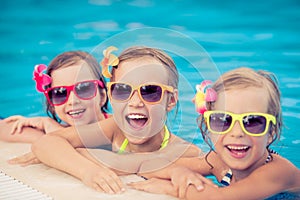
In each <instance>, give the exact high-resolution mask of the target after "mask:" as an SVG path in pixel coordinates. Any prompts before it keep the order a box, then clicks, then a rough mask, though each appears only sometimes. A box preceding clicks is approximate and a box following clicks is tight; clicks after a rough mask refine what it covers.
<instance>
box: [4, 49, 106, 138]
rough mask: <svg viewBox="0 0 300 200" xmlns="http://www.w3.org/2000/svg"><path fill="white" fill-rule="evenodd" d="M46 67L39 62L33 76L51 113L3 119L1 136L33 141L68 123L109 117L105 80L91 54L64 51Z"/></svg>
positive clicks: (87, 121)
mask: <svg viewBox="0 0 300 200" xmlns="http://www.w3.org/2000/svg"><path fill="white" fill-rule="evenodd" d="M45 69H46V66H45V65H38V66H36V68H35V71H34V79H35V81H36V84H37V89H38V90H39V92H43V93H44V94H45V96H46V98H47V101H46V105H47V114H48V116H49V117H34V118H25V117H22V116H11V117H8V118H6V119H4V120H3V121H1V122H0V123H1V132H0V139H1V140H4V141H8V142H29V143H31V142H33V141H34V140H36V139H38V138H39V137H40V136H42V135H44V134H45V133H49V132H52V131H55V130H58V129H60V128H63V127H66V126H73V125H75V124H89V123H94V122H97V121H99V120H102V119H105V118H107V116H108V115H107V99H108V98H107V94H106V90H107V89H106V85H105V80H104V78H103V76H102V74H101V72H100V66H99V64H98V62H97V61H96V59H95V58H94V57H93V56H92V55H90V54H88V53H86V52H82V51H69V52H65V53H62V54H60V55H58V56H56V57H55V58H54V59H53V60H52V61H51V63H50V65H49V67H48V68H47V70H46V74H43V71H44V70H45ZM61 122H62V123H61ZM17 133H20V134H17Z"/></svg>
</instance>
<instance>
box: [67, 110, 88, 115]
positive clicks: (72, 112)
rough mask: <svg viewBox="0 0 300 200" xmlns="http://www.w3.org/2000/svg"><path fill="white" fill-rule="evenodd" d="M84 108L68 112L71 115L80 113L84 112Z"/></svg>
mask: <svg viewBox="0 0 300 200" xmlns="http://www.w3.org/2000/svg"><path fill="white" fill-rule="evenodd" d="M83 111H84V110H76V111H70V112H68V114H69V115H78V114H80V113H82V112H83Z"/></svg>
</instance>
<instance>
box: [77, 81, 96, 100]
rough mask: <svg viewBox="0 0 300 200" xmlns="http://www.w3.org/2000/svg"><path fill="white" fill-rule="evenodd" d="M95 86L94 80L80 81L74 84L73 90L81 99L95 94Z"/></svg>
mask: <svg viewBox="0 0 300 200" xmlns="http://www.w3.org/2000/svg"><path fill="white" fill-rule="evenodd" d="M96 89H97V87H96V84H95V83H94V82H91V81H89V82H81V83H78V84H76V85H75V92H76V94H77V96H78V97H79V98H81V99H90V98H92V97H94V96H95V95H96V92H97V90H96Z"/></svg>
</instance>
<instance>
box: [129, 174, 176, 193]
mask: <svg viewBox="0 0 300 200" xmlns="http://www.w3.org/2000/svg"><path fill="white" fill-rule="evenodd" d="M127 185H128V186H130V187H131V188H134V189H136V190H141V191H145V192H150V193H156V194H168V195H172V196H175V197H177V196H178V194H177V191H176V189H175V188H174V186H173V185H172V183H171V181H169V180H165V179H158V178H151V179H148V180H146V181H139V182H135V183H128V184H127Z"/></svg>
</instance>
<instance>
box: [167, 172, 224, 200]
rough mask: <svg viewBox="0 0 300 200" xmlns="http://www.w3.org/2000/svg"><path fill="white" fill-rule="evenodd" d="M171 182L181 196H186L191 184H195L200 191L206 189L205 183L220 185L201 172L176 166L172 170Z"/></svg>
mask: <svg viewBox="0 0 300 200" xmlns="http://www.w3.org/2000/svg"><path fill="white" fill-rule="evenodd" d="M170 171H171V182H172V184H173V186H174V188H175V190H176V191H178V197H179V198H185V195H186V191H187V188H188V187H189V185H194V186H195V187H196V189H197V190H198V191H201V190H203V189H204V185H205V184H207V185H210V186H213V187H218V186H217V185H215V184H214V183H213V182H212V181H211V180H209V179H207V178H205V177H203V176H202V175H200V174H199V173H196V172H193V171H191V170H190V169H188V168H185V167H180V166H176V167H173V168H172V169H171V170H170Z"/></svg>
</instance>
